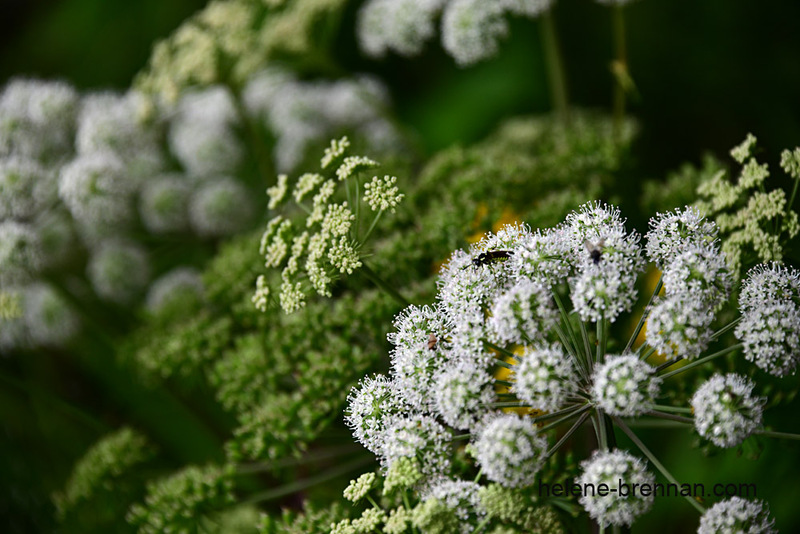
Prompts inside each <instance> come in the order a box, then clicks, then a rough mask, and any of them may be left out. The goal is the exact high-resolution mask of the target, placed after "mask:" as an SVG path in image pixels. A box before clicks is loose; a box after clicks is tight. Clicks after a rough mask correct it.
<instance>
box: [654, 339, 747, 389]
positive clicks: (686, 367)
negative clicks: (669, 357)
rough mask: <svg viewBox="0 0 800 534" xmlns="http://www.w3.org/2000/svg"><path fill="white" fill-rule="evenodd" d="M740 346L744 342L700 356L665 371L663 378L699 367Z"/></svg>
mask: <svg viewBox="0 0 800 534" xmlns="http://www.w3.org/2000/svg"><path fill="white" fill-rule="evenodd" d="M740 348H742V344H741V343H737V344H736V345H731V346H730V347H728V348H725V349H722V350H721V351H719V352H715V353H714V354H711V355H709V356H706V357H705V358H700V359H699V360H695V361H693V362H692V363H687V364H686V365H684V366H683V367H681V368H680V369H675V370H674V371H670V372H669V373H664V374H663V375H661V378H662V379H663V380H666V379H667V378H670V377H672V376H675V375H677V374H679V373H682V372H684V371H688V370H689V369H691V368H693V367H697V366H698V365H703V364H704V363H707V362H710V361H711V360H713V359H715V358H719V357H720V356H724V355H726V354H728V353H729V352H733V351H735V350H739V349H740Z"/></svg>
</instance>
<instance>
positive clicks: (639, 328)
mask: <svg viewBox="0 0 800 534" xmlns="http://www.w3.org/2000/svg"><path fill="white" fill-rule="evenodd" d="M662 278H663V275H662V276H659V277H658V283H657V284H656V288H655V290H654V291H653V294H652V295H650V300H648V301H647V306H645V307H644V310H642V316H641V317H640V318H639V324H637V325H636V328H635V329H634V330H633V335H632V336H631V338H630V339H629V340H628V344H627V345H625V350H624V351H622V353H623V354H624V353H626V352H628V351H630V350H631V347H632V346H633V344H634V343H635V342H636V338H637V337H639V333H640V332H641V331H642V328H643V327H644V323H645V321H646V320H647V317H648V316H649V315H650V309H651V307H652V306H653V300H655V298H656V296H657V295H658V293H659V292H660V291H661V286H663V285H664V282H663V280H662Z"/></svg>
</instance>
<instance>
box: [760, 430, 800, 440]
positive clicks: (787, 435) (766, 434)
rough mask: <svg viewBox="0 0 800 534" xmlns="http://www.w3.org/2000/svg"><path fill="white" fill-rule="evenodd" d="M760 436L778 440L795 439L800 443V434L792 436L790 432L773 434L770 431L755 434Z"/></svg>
mask: <svg viewBox="0 0 800 534" xmlns="http://www.w3.org/2000/svg"><path fill="white" fill-rule="evenodd" d="M755 433H756V434H758V435H759V436H764V437H767V438H778V439H793V440H795V441H800V434H790V433H789V432H772V431H770V430H756V432H755Z"/></svg>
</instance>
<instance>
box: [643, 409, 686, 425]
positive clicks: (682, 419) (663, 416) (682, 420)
mask: <svg viewBox="0 0 800 534" xmlns="http://www.w3.org/2000/svg"><path fill="white" fill-rule="evenodd" d="M647 415H649V416H650V417H658V418H659V419H669V420H670V421H676V422H678V423H685V424H687V425H694V419H692V418H690V417H681V416H680V415H673V414H671V413H661V412H656V411H649V412H647Z"/></svg>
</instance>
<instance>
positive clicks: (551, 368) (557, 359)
mask: <svg viewBox="0 0 800 534" xmlns="http://www.w3.org/2000/svg"><path fill="white" fill-rule="evenodd" d="M513 378H514V386H513V387H512V391H513V392H514V393H515V394H516V395H517V397H519V398H520V400H523V401H525V402H526V403H528V405H530V407H531V408H533V409H535V410H542V411H546V412H553V411H556V410H558V409H559V408H560V407H561V406H564V405H565V404H566V401H567V397H568V396H569V395H570V394H576V393H577V390H578V373H577V371H576V370H575V365H574V364H573V363H572V359H571V358H569V357H568V356H567V355H566V354H564V352H563V350H561V348H560V347H559V346H558V345H557V344H555V345H553V346H552V347H535V348H532V347H526V349H525V351H524V352H523V353H522V356H520V364H519V365H517V366H515V368H514V374H513Z"/></svg>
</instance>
